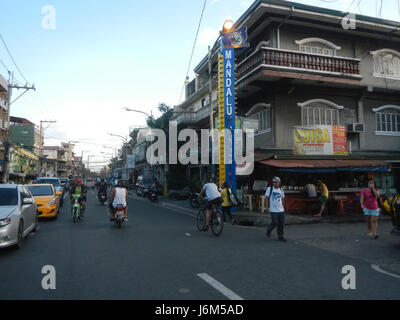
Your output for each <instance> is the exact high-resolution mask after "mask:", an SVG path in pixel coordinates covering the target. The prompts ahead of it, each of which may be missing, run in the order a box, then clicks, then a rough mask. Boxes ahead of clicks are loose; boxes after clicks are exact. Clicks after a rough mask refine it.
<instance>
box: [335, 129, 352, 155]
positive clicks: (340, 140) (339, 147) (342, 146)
mask: <svg viewBox="0 0 400 320" xmlns="http://www.w3.org/2000/svg"><path fill="white" fill-rule="evenodd" d="M332 140H333V154H334V155H337V156H347V155H348V154H349V153H348V150H347V135H346V128H345V127H344V126H332Z"/></svg>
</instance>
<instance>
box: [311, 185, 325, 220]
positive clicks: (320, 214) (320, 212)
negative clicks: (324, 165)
mask: <svg viewBox="0 0 400 320" xmlns="http://www.w3.org/2000/svg"><path fill="white" fill-rule="evenodd" d="M317 188H318V191H319V192H320V193H321V196H320V198H319V201H320V203H321V209H320V210H319V212H318V213H317V214H316V215H314V217H321V216H322V213H323V212H324V210H325V206H326V202H327V201H328V197H329V190H328V188H327V186H326V185H325V183H323V182H322V181H321V180H317Z"/></svg>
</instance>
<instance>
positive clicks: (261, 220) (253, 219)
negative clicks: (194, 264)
mask: <svg viewBox="0 0 400 320" xmlns="http://www.w3.org/2000/svg"><path fill="white" fill-rule="evenodd" d="M129 195H131V196H135V198H137V196H136V194H135V193H129ZM139 199H140V200H142V198H140V197H139ZM143 200H145V198H143ZM176 202H178V201H176ZM154 205H157V206H159V207H162V208H163V207H164V208H169V209H173V210H180V211H183V212H184V213H185V214H189V215H191V216H193V217H196V215H197V210H196V209H192V208H186V207H184V206H181V205H179V204H173V203H170V202H169V201H164V200H160V201H159V202H158V203H155V204H154ZM232 216H233V217H234V218H236V224H237V225H242V226H254V227H265V226H267V225H268V224H270V223H271V217H270V215H269V214H257V215H246V214H243V213H239V214H237V213H235V212H232ZM379 219H380V220H384V221H385V220H390V219H391V217H390V216H387V215H384V216H380V217H379ZM360 222H365V217H364V216H363V215H361V214H360V215H359V216H351V217H340V216H339V217H338V216H332V217H322V218H318V217H312V216H311V217H307V218H305V217H300V216H294V215H286V216H285V225H301V224H317V223H360Z"/></svg>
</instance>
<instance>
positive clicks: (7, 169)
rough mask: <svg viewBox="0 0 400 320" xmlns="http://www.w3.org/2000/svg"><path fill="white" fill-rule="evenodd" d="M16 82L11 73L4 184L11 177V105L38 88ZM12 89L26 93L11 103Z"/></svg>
mask: <svg viewBox="0 0 400 320" xmlns="http://www.w3.org/2000/svg"><path fill="white" fill-rule="evenodd" d="M13 82H14V73H13V72H9V80H8V95H7V124H8V125H7V131H6V139H5V143H4V146H5V148H4V149H5V150H4V176H3V183H8V181H9V177H10V145H11V143H10V109H11V104H13V103H14V102H15V101H17V100H18V99H19V98H20V97H21V96H22V95H23V94H25V93H26V92H27V91H29V90H35V91H36V88H35V86H34V85H32V86H31V87H29V86H28V84H26V85H25V86H19V85H17V84H15V83H13ZM12 89H17V90H20V89H25V91H24V92H23V93H22V94H20V95H19V96H18V98H17V99H15V100H14V101H12V102H11V95H12Z"/></svg>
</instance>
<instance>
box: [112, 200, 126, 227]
mask: <svg viewBox="0 0 400 320" xmlns="http://www.w3.org/2000/svg"><path fill="white" fill-rule="evenodd" d="M124 212H125V208H124V206H123V205H122V204H119V205H117V207H116V208H115V209H114V213H115V215H114V218H115V219H114V222H115V223H116V224H117V225H118V228H121V225H122V224H123V223H124V222H125V218H124Z"/></svg>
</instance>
